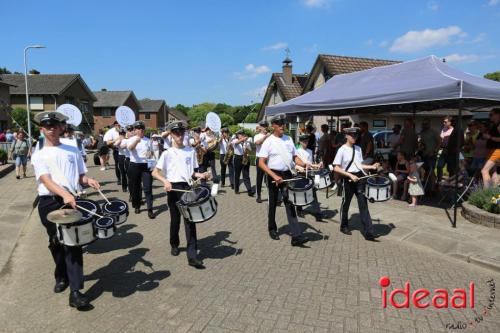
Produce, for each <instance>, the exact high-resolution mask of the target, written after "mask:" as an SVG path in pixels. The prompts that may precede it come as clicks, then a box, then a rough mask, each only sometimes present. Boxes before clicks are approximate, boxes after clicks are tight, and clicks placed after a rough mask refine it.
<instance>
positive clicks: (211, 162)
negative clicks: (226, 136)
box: [200, 127, 217, 178]
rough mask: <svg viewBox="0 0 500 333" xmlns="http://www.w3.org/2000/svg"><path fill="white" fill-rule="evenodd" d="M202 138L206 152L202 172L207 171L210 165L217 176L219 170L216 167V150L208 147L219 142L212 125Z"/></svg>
mask: <svg viewBox="0 0 500 333" xmlns="http://www.w3.org/2000/svg"><path fill="white" fill-rule="evenodd" d="M200 139H201V141H202V142H203V147H204V149H205V154H204V155H203V169H201V170H200V172H205V171H207V170H208V167H210V171H211V172H212V175H213V177H215V178H217V170H216V169H215V150H208V148H209V147H210V146H211V145H213V144H214V143H216V142H217V138H216V137H215V134H214V132H213V131H212V129H211V128H210V127H207V128H206V129H205V131H204V132H203V133H201V135H200Z"/></svg>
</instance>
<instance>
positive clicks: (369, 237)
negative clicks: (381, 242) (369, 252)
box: [365, 232, 379, 241]
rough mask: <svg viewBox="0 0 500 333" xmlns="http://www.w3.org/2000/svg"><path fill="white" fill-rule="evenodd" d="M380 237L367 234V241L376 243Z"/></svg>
mask: <svg viewBox="0 0 500 333" xmlns="http://www.w3.org/2000/svg"><path fill="white" fill-rule="evenodd" d="M378 237H379V235H374V234H372V233H371V232H369V233H366V234H365V239H366V240H367V241H374V240H375V239H376V238H378Z"/></svg>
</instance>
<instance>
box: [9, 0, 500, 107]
mask: <svg viewBox="0 0 500 333" xmlns="http://www.w3.org/2000/svg"><path fill="white" fill-rule="evenodd" d="M1 8H2V26H3V29H2V30H3V34H2V38H1V41H2V42H1V46H0V67H7V68H9V69H10V70H17V71H20V72H22V71H23V62H22V61H23V58H22V54H23V49H24V47H25V46H26V45H30V44H43V45H45V46H47V49H43V50H31V51H30V54H29V59H28V61H29V65H28V67H29V68H36V69H38V70H39V71H40V72H42V73H80V74H81V75H82V76H83V78H84V79H85V81H86V82H87V84H88V85H89V86H90V87H91V89H93V90H99V89H101V88H107V89H108V90H130V89H131V90H133V91H134V92H135V93H136V95H137V96H138V98H144V97H149V98H162V99H165V100H166V101H167V103H168V104H169V105H175V104H177V103H183V104H186V105H191V104H196V103H201V102H205V101H207V102H226V103H229V104H246V103H250V102H251V101H260V100H261V98H262V95H260V96H259V92H262V90H263V89H264V87H265V86H266V85H267V83H268V81H269V78H270V74H271V72H280V71H281V61H282V60H283V59H284V57H285V51H284V49H285V48H286V47H288V48H290V50H291V58H292V60H293V61H294V62H293V66H294V67H293V71H294V73H305V72H308V71H310V69H311V67H312V65H313V63H314V60H315V59H316V57H317V55H318V53H326V54H336V55H348V56H359V57H373V58H382V59H395V60H410V59H414V58H419V57H423V56H426V55H429V54H435V55H437V56H439V57H445V56H446V57H447V60H448V63H449V64H450V65H452V66H455V67H458V68H460V69H462V70H464V71H467V72H470V73H472V74H476V75H483V74H484V73H486V72H492V71H498V70H500V0H454V1H453V0H449V1H444V0H434V1H389V0H387V1H384V0H379V1H375V0H373V1H361V0H358V1H356V0H288V1H287V0H272V1H271V0H254V1H237V0H232V1H230V0H191V1H180V0H179V1H169V0H165V1H158V0H151V1H150V0H143V1H114V0H109V1H108V0H100V1H94V0H87V1H50V0H48V1H32V0H27V1H13V0H2V5H1ZM23 15H25V16H26V17H25V18H23Z"/></svg>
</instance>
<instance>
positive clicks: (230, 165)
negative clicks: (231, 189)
mask: <svg viewBox="0 0 500 333" xmlns="http://www.w3.org/2000/svg"><path fill="white" fill-rule="evenodd" d="M224 158H226V154H222V155H220V158H219V162H220V175H221V183H222V186H224V185H226V169H227V170H228V171H229V184H231V185H234V169H233V161H232V159H231V160H229V163H228V164H227V165H226V164H224Z"/></svg>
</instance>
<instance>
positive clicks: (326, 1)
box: [302, 0, 332, 8]
mask: <svg viewBox="0 0 500 333" xmlns="http://www.w3.org/2000/svg"><path fill="white" fill-rule="evenodd" d="M330 2H332V0H302V3H303V4H304V5H306V6H307V7H310V8H325V7H329V6H330Z"/></svg>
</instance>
